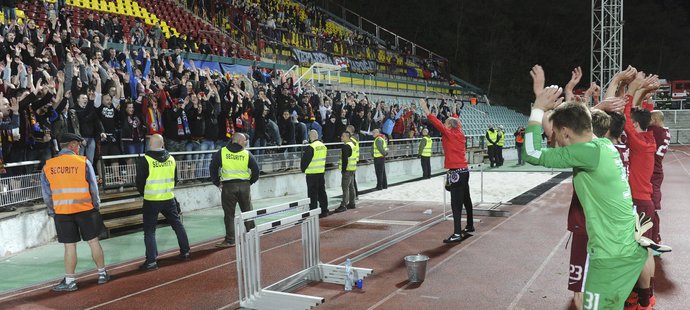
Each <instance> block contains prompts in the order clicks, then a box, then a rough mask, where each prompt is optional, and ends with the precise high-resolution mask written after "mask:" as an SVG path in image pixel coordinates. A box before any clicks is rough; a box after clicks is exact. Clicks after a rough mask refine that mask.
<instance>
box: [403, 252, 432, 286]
mask: <svg viewBox="0 0 690 310" xmlns="http://www.w3.org/2000/svg"><path fill="white" fill-rule="evenodd" d="M428 261H429V257H428V256H425V255H420V254H417V255H408V256H405V266H407V279H408V280H410V282H413V283H417V282H424V277H426V263H427V262H428Z"/></svg>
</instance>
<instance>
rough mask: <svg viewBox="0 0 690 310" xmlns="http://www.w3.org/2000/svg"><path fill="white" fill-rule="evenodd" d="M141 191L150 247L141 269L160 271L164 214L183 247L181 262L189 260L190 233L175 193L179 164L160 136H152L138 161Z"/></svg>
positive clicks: (138, 179) (137, 182) (138, 183)
mask: <svg viewBox="0 0 690 310" xmlns="http://www.w3.org/2000/svg"><path fill="white" fill-rule="evenodd" d="M135 181H136V185H137V190H138V191H139V193H140V194H143V195H144V207H143V210H142V213H143V216H144V244H145V245H146V261H144V264H142V265H141V266H140V267H139V269H140V270H142V271H151V270H156V269H158V263H157V262H156V257H158V246H157V244H156V225H157V224H158V214H159V213H162V214H163V216H165V218H166V219H167V221H168V223H169V224H170V226H171V227H172V229H173V230H174V231H175V235H177V244H178V245H179V246H180V254H179V255H178V256H177V258H178V259H180V260H189V259H191V256H190V248H189V239H188V238H187V232H186V231H185V229H184V225H182V221H181V220H180V213H179V212H180V208H179V205H178V203H177V199H175V194H174V193H173V190H174V189H175V184H177V164H176V163H175V158H173V157H172V156H170V154H169V153H168V151H166V150H165V148H164V142H163V137H162V136H161V135H159V134H155V135H152V136H151V139H150V140H149V145H148V151H146V154H145V155H144V157H140V158H139V159H138V161H137V176H136V180H135Z"/></svg>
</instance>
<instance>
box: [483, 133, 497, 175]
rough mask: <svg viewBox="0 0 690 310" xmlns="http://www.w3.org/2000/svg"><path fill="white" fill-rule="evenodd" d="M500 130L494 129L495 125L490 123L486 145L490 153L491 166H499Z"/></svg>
mask: <svg viewBox="0 0 690 310" xmlns="http://www.w3.org/2000/svg"><path fill="white" fill-rule="evenodd" d="M498 134H499V133H498V131H497V130H495V129H494V125H489V130H487V131H486V135H485V137H486V147H487V151H488V153H489V161H490V162H491V168H493V167H494V166H498V140H499V139H500V137H499V136H498Z"/></svg>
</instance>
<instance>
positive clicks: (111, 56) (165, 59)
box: [0, 10, 457, 176]
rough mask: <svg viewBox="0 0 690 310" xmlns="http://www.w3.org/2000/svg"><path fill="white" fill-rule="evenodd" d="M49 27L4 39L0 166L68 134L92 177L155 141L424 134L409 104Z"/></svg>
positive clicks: (13, 32)
mask: <svg viewBox="0 0 690 310" xmlns="http://www.w3.org/2000/svg"><path fill="white" fill-rule="evenodd" d="M63 12H64V10H63ZM53 21H54V22H51V24H50V27H48V28H47V29H45V30H42V29H38V28H37V27H36V25H35V24H34V23H33V22H32V21H29V22H27V23H26V24H24V25H19V24H17V23H16V22H11V23H9V24H8V25H6V26H5V27H4V28H3V29H2V36H0V59H2V61H0V71H1V72H2V79H1V80H0V83H1V86H0V146H1V149H0V163H2V164H1V165H0V166H1V167H4V163H9V162H20V161H30V160H39V161H40V162H42V163H43V162H45V160H47V159H48V158H50V157H51V156H54V155H55V154H57V152H58V151H59V149H58V148H59V146H58V143H57V138H58V137H60V135H61V134H63V133H67V132H69V133H76V134H79V135H81V136H82V137H84V138H85V142H84V147H83V148H82V149H83V152H84V155H85V156H87V157H88V159H89V160H91V161H92V162H94V163H95V164H96V166H97V167H100V166H101V165H99V158H101V156H104V155H119V154H138V153H142V152H143V151H144V145H145V143H144V142H145V140H146V139H147V137H149V136H150V135H153V134H161V135H163V136H164V137H165V143H166V148H167V149H168V150H169V151H172V152H175V151H199V150H211V149H216V148H219V147H221V146H222V145H225V144H226V143H227V141H228V140H229V139H230V137H232V135H233V134H234V133H235V132H242V133H246V134H248V136H249V137H250V143H251V145H252V146H267V145H290V144H300V143H303V142H305V141H307V140H308V138H307V133H308V131H309V130H310V129H315V130H317V131H318V132H319V135H320V137H322V140H323V141H324V142H339V136H340V134H341V133H342V132H343V131H344V130H345V127H346V126H347V125H353V126H354V127H355V130H356V131H357V132H359V133H360V136H361V139H362V140H367V139H372V137H371V132H372V130H374V129H380V130H381V131H382V132H383V133H384V134H386V135H387V136H388V137H390V138H405V137H416V136H419V135H420V132H421V127H422V126H423V123H424V119H423V117H422V116H421V115H420V114H419V112H418V110H417V108H416V107H415V105H414V103H412V102H413V99H410V104H407V105H392V106H388V105H386V104H385V103H384V102H383V101H381V102H371V101H369V99H368V97H367V96H366V95H365V94H363V93H346V92H339V91H324V90H323V89H318V88H316V87H315V86H313V85H309V84H306V85H303V87H301V88H299V87H297V86H295V85H294V84H293V82H292V81H293V80H294V79H295V77H294V76H288V75H286V74H283V73H282V72H280V71H275V72H269V71H268V70H265V69H260V68H253V71H252V72H247V74H246V75H235V76H233V75H230V74H220V73H218V72H211V71H210V70H208V69H201V68H196V67H195V66H194V63H193V62H191V66H189V65H185V60H184V59H182V57H181V54H180V50H179V49H177V50H161V49H157V48H141V47H137V48H136V49H130V48H128V46H131V45H129V44H127V43H129V42H126V40H124V39H123V42H124V43H125V48H124V50H123V51H122V50H115V49H113V48H109V47H108V43H109V42H110V41H111V40H113V39H116V38H117V36H110V35H109V34H106V35H102V33H101V32H100V29H95V30H93V31H92V29H84V31H82V32H79V35H77V36H74V35H73V34H72V33H73V32H72V31H71V29H70V27H71V26H70V23H69V19H66V20H65V22H61V21H60V18H57V19H53ZM101 38H102V41H101ZM433 109H435V111H438V114H439V117H440V118H441V119H444V118H446V117H448V116H450V114H452V113H456V112H457V111H455V109H457V107H453V106H451V105H446V104H445V103H443V102H442V103H441V104H440V105H439V106H438V107H434V108H433ZM195 158H199V157H194V156H187V157H186V159H195ZM107 164H112V165H116V164H117V162H112V163H110V162H109V163H107ZM28 169H31V170H33V169H35V167H30V166H27V167H19V168H17V167H14V168H11V169H4V168H2V170H1V172H2V174H0V176H10V175H20V174H24V173H27V172H29V171H28ZM98 174H99V175H102V171H100V169H99V171H98Z"/></svg>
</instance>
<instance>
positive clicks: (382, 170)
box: [374, 157, 388, 189]
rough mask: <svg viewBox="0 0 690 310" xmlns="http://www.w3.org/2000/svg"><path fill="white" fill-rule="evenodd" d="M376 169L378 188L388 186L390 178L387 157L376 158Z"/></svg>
mask: <svg viewBox="0 0 690 310" xmlns="http://www.w3.org/2000/svg"><path fill="white" fill-rule="evenodd" d="M374 170H375V171H376V189H386V188H388V180H386V158H385V157H378V158H374Z"/></svg>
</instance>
